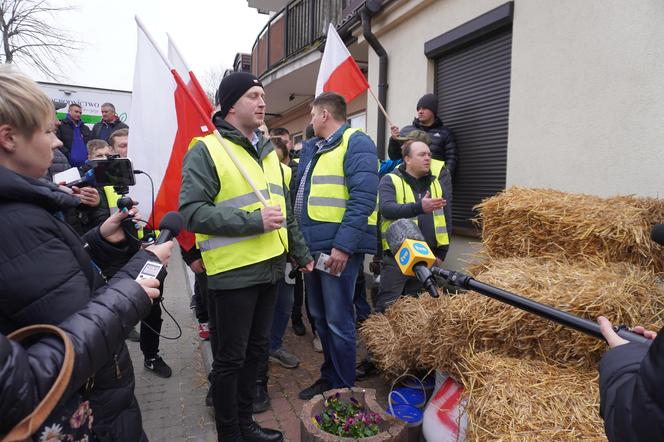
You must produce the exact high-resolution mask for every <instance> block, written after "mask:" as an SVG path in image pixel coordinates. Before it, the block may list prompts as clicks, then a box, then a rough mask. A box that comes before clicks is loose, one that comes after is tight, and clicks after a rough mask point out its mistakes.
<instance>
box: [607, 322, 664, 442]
mask: <svg viewBox="0 0 664 442" xmlns="http://www.w3.org/2000/svg"><path fill="white" fill-rule="evenodd" d="M599 385H600V414H601V415H602V417H603V418H604V429H605V430H606V436H607V437H608V439H609V441H611V442H618V441H619V442H632V441H634V442H636V441H648V442H656V441H664V329H662V330H660V332H659V334H658V335H657V338H655V341H654V342H653V343H652V345H648V344H637V343H630V344H625V345H621V346H618V347H615V348H613V349H611V350H609V351H607V352H606V353H605V354H604V356H603V357H602V360H601V362H600V365H599Z"/></svg>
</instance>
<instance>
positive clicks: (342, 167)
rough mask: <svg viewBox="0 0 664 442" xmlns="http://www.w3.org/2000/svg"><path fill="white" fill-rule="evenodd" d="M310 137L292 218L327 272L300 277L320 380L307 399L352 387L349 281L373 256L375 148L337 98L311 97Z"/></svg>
mask: <svg viewBox="0 0 664 442" xmlns="http://www.w3.org/2000/svg"><path fill="white" fill-rule="evenodd" d="M311 123H312V125H313V127H314V132H315V134H316V138H313V139H311V140H308V141H306V142H305V144H304V146H303V148H302V153H301V155H300V165H299V168H298V174H297V179H296V181H295V183H294V185H295V186H297V189H298V190H297V195H296V198H295V208H294V212H295V217H296V219H297V220H298V222H299V223H300V229H301V230H302V233H303V235H304V239H305V240H306V242H307V245H308V246H309V250H310V251H311V253H313V254H320V253H325V254H327V255H329V259H328V260H327V262H326V263H325V268H326V270H327V271H321V270H314V271H313V272H312V273H310V274H306V275H305V280H304V283H305V286H306V292H307V296H308V298H309V307H310V309H311V315H312V316H313V318H314V321H315V323H316V332H317V333H318V334H319V337H320V340H321V344H322V346H323V354H324V356H325V361H324V362H323V366H322V367H321V378H320V379H319V380H318V381H316V383H314V384H313V385H312V386H310V387H308V388H306V389H304V390H303V391H301V392H300V398H301V399H304V400H307V399H310V398H312V397H313V396H315V395H317V394H320V393H322V392H324V391H326V390H329V389H331V388H341V387H352V386H353V385H354V383H355V318H354V317H355V312H354V309H353V295H354V292H355V279H356V277H357V273H358V270H359V268H360V266H361V265H362V260H363V257H364V254H365V253H370V254H374V253H376V216H377V214H376V198H377V193H378V157H377V155H376V146H375V144H374V143H373V141H371V139H370V138H369V137H368V136H367V135H366V134H365V133H363V132H361V131H359V130H357V129H352V128H350V127H349V126H348V125H347V124H346V102H345V100H344V98H343V97H341V96H340V95H337V94H335V93H332V92H326V93H323V94H321V95H319V96H318V97H316V99H314V101H313V103H312V109H311Z"/></svg>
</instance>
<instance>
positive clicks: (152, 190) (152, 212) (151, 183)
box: [134, 169, 154, 230]
mask: <svg viewBox="0 0 664 442" xmlns="http://www.w3.org/2000/svg"><path fill="white" fill-rule="evenodd" d="M134 174H135V175H138V174H143V175H145V176H146V177H148V179H149V180H150V197H151V198H150V205H151V206H150V210H151V212H150V213H151V215H150V218H152V226H154V181H152V177H151V176H150V174H149V173H147V172H144V171H142V170H138V169H134ZM152 230H154V229H152Z"/></svg>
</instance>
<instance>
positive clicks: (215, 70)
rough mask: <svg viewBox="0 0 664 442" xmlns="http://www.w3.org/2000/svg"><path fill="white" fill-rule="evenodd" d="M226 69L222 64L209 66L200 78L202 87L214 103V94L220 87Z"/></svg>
mask: <svg viewBox="0 0 664 442" xmlns="http://www.w3.org/2000/svg"><path fill="white" fill-rule="evenodd" d="M225 71H226V68H224V67H223V66H222V65H218V66H214V67H209V68H207V69H205V71H203V76H202V78H200V82H201V87H202V88H203V90H204V91H205V95H207V97H208V99H209V100H210V102H211V103H214V96H215V94H216V93H217V89H219V83H220V82H221V79H222V78H224V72H225Z"/></svg>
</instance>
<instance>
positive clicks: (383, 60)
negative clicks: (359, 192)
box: [360, 1, 387, 160]
mask: <svg viewBox="0 0 664 442" xmlns="http://www.w3.org/2000/svg"><path fill="white" fill-rule="evenodd" d="M381 7H382V5H381V2H379V1H367V3H366V5H365V7H364V8H362V11H361V12H360V17H361V19H362V35H363V36H364V39H365V40H366V41H367V43H369V46H371V48H372V49H373V50H374V52H375V53H376V55H378V101H380V104H382V105H383V107H384V108H385V109H387V52H386V51H385V48H384V47H383V45H381V44H380V42H379V41H378V39H377V38H376V36H375V35H374V34H373V33H372V32H371V16H372V15H373V14H375V13H376V12H378V11H379V10H380V8H381ZM385 133H386V130H385V115H383V113H382V112H380V109H379V110H378V115H377V120H376V146H377V147H378V157H379V158H380V159H381V160H384V159H385V153H386V151H387V144H386V142H385Z"/></svg>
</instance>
